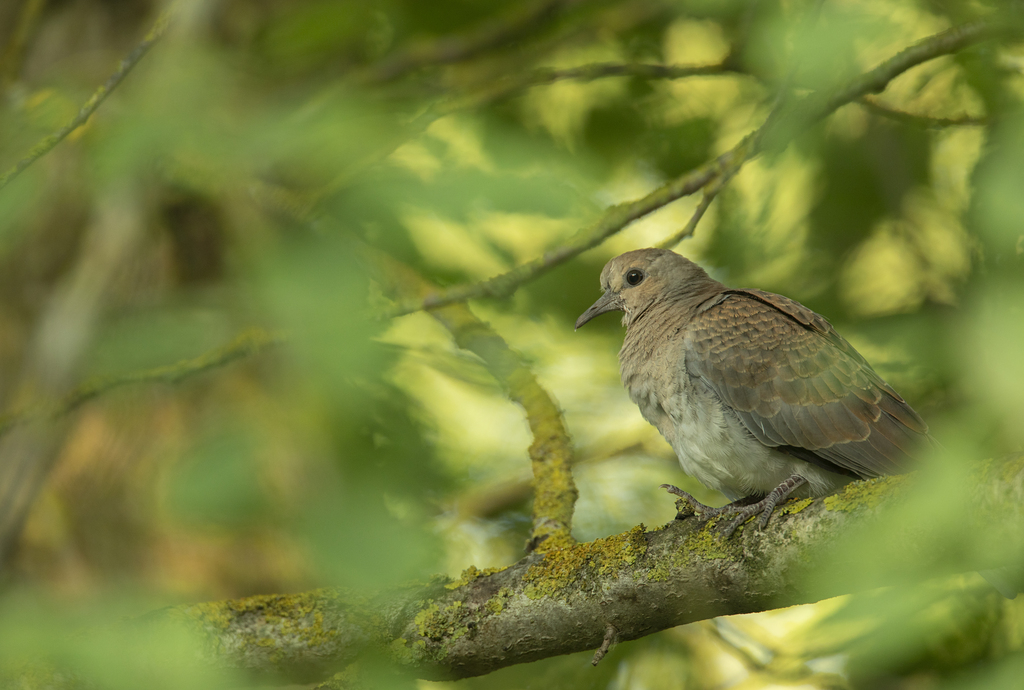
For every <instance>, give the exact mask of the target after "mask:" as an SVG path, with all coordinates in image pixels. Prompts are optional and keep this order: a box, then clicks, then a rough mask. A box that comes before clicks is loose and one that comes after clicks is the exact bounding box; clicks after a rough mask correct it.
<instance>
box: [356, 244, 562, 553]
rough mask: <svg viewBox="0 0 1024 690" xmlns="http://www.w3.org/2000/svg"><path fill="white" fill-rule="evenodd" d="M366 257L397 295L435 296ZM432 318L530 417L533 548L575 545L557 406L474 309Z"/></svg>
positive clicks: (459, 307) (379, 258)
mask: <svg viewBox="0 0 1024 690" xmlns="http://www.w3.org/2000/svg"><path fill="white" fill-rule="evenodd" d="M367 257H368V258H369V260H370V262H371V264H372V265H374V266H375V267H377V268H378V269H379V272H378V278H379V280H380V281H381V282H382V283H383V284H385V285H386V287H387V288H388V290H389V291H390V292H391V293H392V294H399V295H416V296H417V298H418V299H422V298H423V296H425V295H427V294H429V293H430V292H431V290H432V286H431V284H430V283H428V282H427V281H425V280H424V279H423V278H422V277H420V276H419V274H417V273H416V272H415V271H414V270H412V269H411V268H409V267H408V266H406V265H404V264H402V263H400V262H398V261H396V260H395V259H392V258H391V257H389V256H387V255H385V254H381V253H377V252H371V251H370V250H369V249H367ZM431 315H432V316H434V318H436V319H437V320H438V321H440V322H441V323H442V324H443V325H444V327H445V328H447V329H448V330H449V331H450V332H451V334H452V336H453V337H454V338H455V342H456V344H458V346H459V347H461V348H462V349H464V350H468V351H470V352H472V353H474V354H475V355H477V356H478V357H480V359H481V360H483V363H484V365H485V366H486V367H487V370H488V371H490V372H491V374H492V375H493V376H494V378H495V379H497V380H498V382H499V383H500V384H501V385H502V387H503V388H504V389H505V391H506V393H507V394H508V396H509V398H510V399H511V400H512V401H513V402H515V403H516V404H518V405H519V406H520V407H522V408H523V411H524V412H525V413H526V419H527V422H528V423H529V425H530V432H531V433H532V434H533V443H532V444H530V451H529V452H530V462H531V464H532V467H533V530H532V533H531V538H530V544H529V546H530V549H531V550H537V551H547V550H551V549H556V548H561V547H565V546H569V545H571V544H573V543H574V540H573V538H572V534H571V531H572V514H573V509H574V507H575V505H576V498H577V496H578V493H577V491H576V485H575V483H574V482H573V478H572V464H573V456H574V451H573V445H572V439H571V438H570V437H569V432H568V431H567V430H566V428H565V421H564V420H563V419H562V411H561V410H560V409H559V407H558V404H557V403H556V402H555V400H554V399H553V398H552V397H551V395H550V394H549V393H548V392H547V391H546V390H545V389H544V387H543V386H541V385H540V383H539V382H538V381H537V377H536V376H535V375H534V374H533V372H532V371H531V370H530V368H529V367H528V366H527V365H526V363H525V362H524V361H523V357H522V355H521V354H519V353H518V352H516V351H515V350H513V349H512V348H510V347H509V346H508V344H507V343H506V342H505V341H504V340H503V339H502V337H501V336H500V335H498V334H497V333H496V332H495V331H494V329H492V328H491V327H490V326H489V325H488V324H486V323H484V322H483V321H481V320H480V319H478V318H477V317H476V316H475V315H474V314H473V312H472V311H470V309H469V307H467V306H466V305H464V304H453V305H449V306H447V307H444V308H441V309H437V310H434V311H432V312H431Z"/></svg>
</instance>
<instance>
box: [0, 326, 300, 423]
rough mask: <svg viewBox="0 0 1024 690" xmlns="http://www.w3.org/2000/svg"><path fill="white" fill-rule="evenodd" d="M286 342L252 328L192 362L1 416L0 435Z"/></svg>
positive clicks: (107, 381) (92, 384) (87, 386)
mask: <svg viewBox="0 0 1024 690" xmlns="http://www.w3.org/2000/svg"><path fill="white" fill-rule="evenodd" d="M283 341H284V339H283V338H282V337H281V336H278V335H272V334H270V333H267V332H266V331H262V330H258V329H253V330H249V331H246V332H244V333H242V334H240V335H239V336H238V337H236V338H235V339H234V340H232V341H231V342H230V343H228V344H227V345H224V346H223V347H219V348H217V349H215V350H211V351H209V352H207V353H205V354H202V355H199V356H198V357H194V358H192V359H185V360H182V361H180V362H176V363H174V364H169V365H165V366H161V367H155V368H153V369H145V370H143V371H136V372H131V373H128V374H122V375H120V376H108V377H102V378H97V379H93V380H91V381H86V382H85V383H83V384H82V385H80V386H78V387H77V388H75V389H74V390H73V391H71V392H70V393H68V394H67V395H66V396H64V398H63V399H61V400H60V401H58V402H56V403H51V404H45V405H34V406H30V407H28V408H26V409H23V410H19V411H15V412H6V413H4V414H0V436H3V435H4V434H6V433H7V432H8V431H10V430H11V429H12V428H14V427H15V426H17V425H19V424H22V423H24V422H26V421H29V420H31V419H38V418H51V419H52V418H57V417H60V416H63V415H66V414H68V413H70V412H73V411H74V410H75V409H76V408H78V407H80V406H81V405H82V404H84V403H86V402H88V401H90V400H92V399H93V398H96V397H98V396H100V395H103V394H104V393H108V392H110V391H112V390H114V389H115V388H121V387H122V386H127V385H129V384H135V383H178V382H180V381H183V380H184V379H187V378H190V377H192V376H195V375H197V374H201V373H203V372H205V371H209V370H210V369H215V368H217V367H222V366H224V365H226V364H230V363H231V362H234V361H236V360H239V359H243V358H245V357H249V356H251V355H255V354H257V353H260V352H263V351H265V350H266V349H267V348H269V347H272V346H274V345H278V344H280V343H281V342H283Z"/></svg>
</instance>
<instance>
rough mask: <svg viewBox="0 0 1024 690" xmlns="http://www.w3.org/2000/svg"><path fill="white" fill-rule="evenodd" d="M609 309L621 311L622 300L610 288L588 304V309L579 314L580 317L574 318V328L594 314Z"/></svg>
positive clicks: (596, 314) (577, 328) (577, 327)
mask: <svg viewBox="0 0 1024 690" xmlns="http://www.w3.org/2000/svg"><path fill="white" fill-rule="evenodd" d="M609 311H622V300H621V299H619V296H618V295H617V294H616V293H614V292H612V291H611V290H609V291H608V292H606V293H604V294H603V295H601V297H600V299H598V300H597V301H596V302H594V303H593V304H592V305H590V309H587V310H586V311H585V312H583V313H582V314H580V318H578V319H576V330H579V328H580V326H582V325H583V324H585V323H586V322H587V321H590V320H591V319H592V318H594V317H595V316H598V315H600V314H604V313H605V312H609Z"/></svg>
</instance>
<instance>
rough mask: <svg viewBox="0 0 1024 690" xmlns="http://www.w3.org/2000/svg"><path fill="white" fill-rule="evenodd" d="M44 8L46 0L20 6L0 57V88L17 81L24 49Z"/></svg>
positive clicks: (29, 0) (33, 1)
mask: <svg viewBox="0 0 1024 690" xmlns="http://www.w3.org/2000/svg"><path fill="white" fill-rule="evenodd" d="M45 6H46V0H25V2H24V4H23V5H22V6H21V14H20V15H18V24H17V25H16V26H15V27H14V32H13V33H12V34H11V38H10V40H9V41H8V42H7V47H6V48H5V49H4V54H3V56H2V57H0V88H4V87H6V86H8V85H9V84H11V83H13V82H15V81H17V80H18V74H19V73H20V72H21V63H22V61H23V60H24V58H25V48H26V46H27V45H28V42H29V39H30V38H31V36H32V33H33V32H34V31H35V29H36V26H37V25H38V24H39V17H40V15H42V13H43V7H45Z"/></svg>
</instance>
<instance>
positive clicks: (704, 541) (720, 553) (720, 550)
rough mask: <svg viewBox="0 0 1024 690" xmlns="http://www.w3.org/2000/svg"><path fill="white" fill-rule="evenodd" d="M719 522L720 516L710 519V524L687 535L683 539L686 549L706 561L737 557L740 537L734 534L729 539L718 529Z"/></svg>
mask: <svg viewBox="0 0 1024 690" xmlns="http://www.w3.org/2000/svg"><path fill="white" fill-rule="evenodd" d="M718 522H719V519H718V518H716V519H714V520H710V521H709V522H708V524H706V525H704V526H703V527H701V528H700V529H699V530H697V531H696V532H693V533H692V534H690V535H689V536H687V537H686V539H685V540H684V541H683V547H684V548H685V550H686V551H687V552H688V553H691V554H693V555H695V556H697V557H698V558H700V559H702V560H705V561H707V560H712V559H716V558H736V557H737V556H738V555H739V553H738V550H739V546H738V537H736V536H735V535H733V537H730V538H728V539H726V538H724V537H723V536H722V535H721V533H720V532H719V531H718V530H717V529H716V525H717V524H718ZM740 529H742V527H740Z"/></svg>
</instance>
